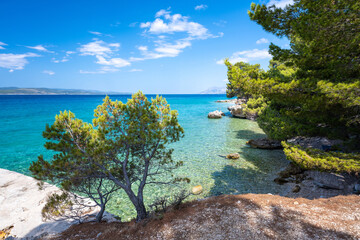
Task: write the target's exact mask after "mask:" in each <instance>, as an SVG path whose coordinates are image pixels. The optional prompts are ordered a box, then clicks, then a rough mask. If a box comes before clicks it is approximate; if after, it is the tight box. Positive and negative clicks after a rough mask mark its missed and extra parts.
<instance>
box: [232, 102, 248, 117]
mask: <svg viewBox="0 0 360 240" xmlns="http://www.w3.org/2000/svg"><path fill="white" fill-rule="evenodd" d="M228 110H229V111H230V113H231V115H232V116H233V117H238V118H246V115H245V113H244V110H243V107H242V105H234V106H230V107H228Z"/></svg>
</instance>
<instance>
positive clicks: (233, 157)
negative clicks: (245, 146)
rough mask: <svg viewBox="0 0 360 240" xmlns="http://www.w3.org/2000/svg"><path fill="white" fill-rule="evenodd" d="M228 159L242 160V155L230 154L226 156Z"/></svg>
mask: <svg viewBox="0 0 360 240" xmlns="http://www.w3.org/2000/svg"><path fill="white" fill-rule="evenodd" d="M226 158H227V159H238V158H240V154H238V153H230V154H228V155H226Z"/></svg>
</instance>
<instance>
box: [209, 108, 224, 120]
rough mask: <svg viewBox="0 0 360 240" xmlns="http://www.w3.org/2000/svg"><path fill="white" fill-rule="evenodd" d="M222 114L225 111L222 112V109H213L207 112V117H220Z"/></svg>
mask: <svg viewBox="0 0 360 240" xmlns="http://www.w3.org/2000/svg"><path fill="white" fill-rule="evenodd" d="M222 116H225V113H223V112H222V111H218V110H216V111H213V112H209V114H208V118H215V119H216V118H221V117H222Z"/></svg>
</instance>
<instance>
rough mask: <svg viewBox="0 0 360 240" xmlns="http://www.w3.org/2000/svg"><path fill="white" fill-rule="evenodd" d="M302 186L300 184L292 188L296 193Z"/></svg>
mask: <svg viewBox="0 0 360 240" xmlns="http://www.w3.org/2000/svg"><path fill="white" fill-rule="evenodd" d="M300 189H301V187H300V186H299V185H295V187H294V188H293V189H292V190H291V191H292V192H294V193H297V192H300Z"/></svg>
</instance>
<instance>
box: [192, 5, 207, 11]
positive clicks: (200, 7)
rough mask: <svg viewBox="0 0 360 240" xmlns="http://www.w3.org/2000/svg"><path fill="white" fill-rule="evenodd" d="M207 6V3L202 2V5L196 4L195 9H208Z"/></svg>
mask: <svg viewBox="0 0 360 240" xmlns="http://www.w3.org/2000/svg"><path fill="white" fill-rule="evenodd" d="M207 8H208V6H207V5H205V4H201V5H198V6H196V7H195V10H205V9H207Z"/></svg>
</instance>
